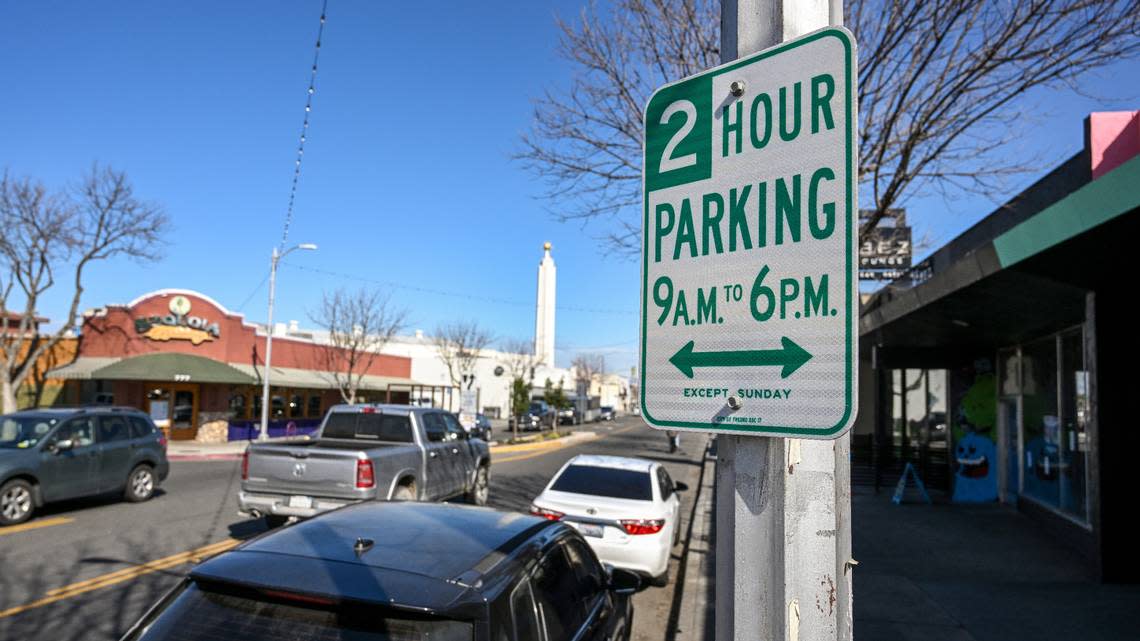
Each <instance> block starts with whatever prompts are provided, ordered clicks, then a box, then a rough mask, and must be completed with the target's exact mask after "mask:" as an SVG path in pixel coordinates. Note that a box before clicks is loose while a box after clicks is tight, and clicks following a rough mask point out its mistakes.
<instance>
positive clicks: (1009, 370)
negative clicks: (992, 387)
mask: <svg viewBox="0 0 1140 641" xmlns="http://www.w3.org/2000/svg"><path fill="white" fill-rule="evenodd" d="M1020 374H1021V373H1020V371H1019V368H1018V367H1017V350H1015V349H1009V350H1002V351H1000V352H998V376H999V377H1001V378H1000V383H999V385H1000V387H999V388H998V389H999V390H1000V392H1001V395H1002V396H1013V395H1016V394H1017V393H1019V392H1020V391H1021V375H1020Z"/></svg>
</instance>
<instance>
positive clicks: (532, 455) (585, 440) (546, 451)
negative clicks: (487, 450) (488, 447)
mask: <svg viewBox="0 0 1140 641" xmlns="http://www.w3.org/2000/svg"><path fill="white" fill-rule="evenodd" d="M611 434H616V432H611ZM602 436H604V435H599V434H595V435H593V436H591V437H589V438H582V439H578V440H577V441H575V442H574V443H572V444H571V445H580V444H582V443H589V442H591V441H596V440H598V439H599V438H601V437H602ZM555 443H557V441H555ZM563 447H569V446H568V445H566V444H565V443H558V447H547V448H543V449H541V450H539V451H537V452H528V453H526V454H518V455H515V456H508V457H506V458H495V456H494V454H495V453H494V451H492V452H491V464H493V465H494V464H498V463H510V462H511V461H522V460H524V459H528V458H535V457H536V456H545V455H547V454H550V453H551V452H554V451H557V450H560V449H562V448H563Z"/></svg>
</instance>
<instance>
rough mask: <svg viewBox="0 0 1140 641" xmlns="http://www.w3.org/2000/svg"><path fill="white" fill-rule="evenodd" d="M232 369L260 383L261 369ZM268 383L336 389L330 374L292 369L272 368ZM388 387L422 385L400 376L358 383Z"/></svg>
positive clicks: (239, 366) (368, 378)
mask: <svg viewBox="0 0 1140 641" xmlns="http://www.w3.org/2000/svg"><path fill="white" fill-rule="evenodd" d="M233 367H234V368H236V369H239V370H241V371H242V372H243V373H246V374H248V375H249V376H251V377H253V378H254V379H255V382H257V383H259V384H260V383H261V371H262V369H263V368H261V367H253V366H252V365H247V364H239V363H234V364H233ZM269 382H270V384H272V385H273V386H275V387H277V386H279V387H302V388H306V389H336V388H337V384H336V378H335V377H334V376H333V374H332V372H324V371H320V370H309V369H297V368H293V367H274V368H273V373H272V375H271V376H270V377H269ZM389 385H391V386H392V387H408V386H411V385H415V386H422V385H423V384H422V383H417V382H416V381H414V380H412V379H410V378H403V377H401V376H373V375H365V376H364V377H363V378H362V379H361V381H360V386H359V388H360V389H364V390H376V391H382V390H386V389H388V386H389Z"/></svg>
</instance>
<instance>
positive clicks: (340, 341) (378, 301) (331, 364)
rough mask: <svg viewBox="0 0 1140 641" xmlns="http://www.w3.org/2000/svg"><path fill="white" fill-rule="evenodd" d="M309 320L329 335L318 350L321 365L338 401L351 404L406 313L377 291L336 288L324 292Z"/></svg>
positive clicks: (403, 320)
mask: <svg viewBox="0 0 1140 641" xmlns="http://www.w3.org/2000/svg"><path fill="white" fill-rule="evenodd" d="M309 317H310V319H311V320H312V321H313V322H314V323H316V324H317V325H318V326H320V327H321V328H322V329H324V330H325V331H327V332H328V333H329V340H328V343H326V344H325V345H324V346H323V349H322V350H321V355H322V358H323V359H324V366H325V369H326V370H327V371H328V372H329V374H330V375H331V376H332V378H333V382H334V383H335V384H336V386H337V389H338V390H340V396H341V398H343V399H344V402H346V403H348V404H350V405H351V404H355V403H356V395H357V392H358V391H359V389H360V383H361V381H363V380H364V376H365V374H367V373H368V370H369V369H370V368H371V367H372V362H373V361H375V360H376V357H377V356H378V355H379V354H380V351H381V350H382V349H384V346H385V345H387V344H388V342H389V341H390V340H392V337H393V336H395V335H396V333H397V332H399V331H400V330H401V329H403V328H404V325H405V323H406V322H407V318H408V312H407V310H405V309H402V308H399V307H396V306H394V305H393V304H392V302H391V296H390V295H389V294H385V293H383V292H381V291H379V290H375V289H365V288H361V289H359V290H357V291H353V292H350V291H348V290H345V289H337V290H335V291H333V292H331V293H329V292H325V293H324V294H323V295H322V296H321V306H320V308H319V309H318V310H317V311H316V312H315V313H312V314H310V315H309Z"/></svg>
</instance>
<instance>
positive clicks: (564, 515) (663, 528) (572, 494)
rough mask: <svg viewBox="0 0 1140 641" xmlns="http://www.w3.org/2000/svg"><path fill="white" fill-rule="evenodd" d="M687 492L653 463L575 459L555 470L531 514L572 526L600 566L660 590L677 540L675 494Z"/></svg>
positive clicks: (587, 457)
mask: <svg viewBox="0 0 1140 641" xmlns="http://www.w3.org/2000/svg"><path fill="white" fill-rule="evenodd" d="M686 489H688V487H687V486H686V485H685V484H684V483H674V482H673V479H671V478H670V477H669V472H667V471H666V470H665V468H664V467H663V466H662V465H661V464H660V463H657V462H655V461H649V460H646V459H639V458H628V457H622V456H596V455H586V454H580V455H578V456H575V457H574V458H572V459H570V460H569V461H567V463H566V464H565V465H564V466H562V469H560V470H558V473H557V474H555V475H554V478H553V479H551V480H550V484H549V485H547V486H546V489H544V490H543V491H542V493H541V494H539V495H538V496H537V497H535V499H534V502H533V504H532V505H531V508H530V511H531V514H534V515H535V516H541V517H543V518H546V519H550V520H552V521H562V522H563V523H566V524H568V525H570V526H572V527H574V528H575V529H577V530H578V531H579V532H580V533H581V534H582V536H584V537H585V539H586V542H587V543H589V544H590V547H591V548H593V549H594V552H596V553H597V554H598V558H599V559H601V560H602V561H603V562H604V563H610V564H612V565H613V566H614V567H619V568H625V569H627V570H633V571H635V572H637V573H639V574H641V575H644V576H646V577H649V579H650V580H651V581H652V582H653V583H654V584H655V585H659V586H660V585H665V584H666V583H667V582H668V580H669V556H670V551H671V550H672V547H673V546H674V545H676V543H677V542H678V541H679V540H680V535H681V522H680V510H681V502H680V499H679V498H678V497H677V492H678V491H682V490H686Z"/></svg>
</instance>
